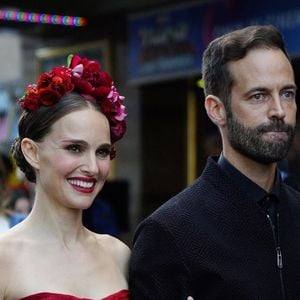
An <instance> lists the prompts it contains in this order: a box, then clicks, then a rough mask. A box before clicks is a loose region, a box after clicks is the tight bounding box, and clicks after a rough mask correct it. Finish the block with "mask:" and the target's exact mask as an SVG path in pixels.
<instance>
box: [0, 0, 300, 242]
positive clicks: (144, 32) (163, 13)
mask: <svg viewBox="0 0 300 300" xmlns="http://www.w3.org/2000/svg"><path fill="white" fill-rule="evenodd" d="M75 17H82V18H84V19H76V18H75ZM250 24H273V25H275V26H276V27H278V28H279V29H280V30H281V32H282V33H283V35H284V38H285V40H286V43H287V47H288V51H289V53H290V54H291V58H292V62H293V64H294V67H295V72H296V79H297V82H298V77H299V75H298V74H299V72H300V60H299V54H300V3H299V1H296V0H290V1H288V2H286V1H283V0H278V1H276V2H275V3H274V1H271V0H265V1H258V0H252V1H250V0H244V1H241V0H218V1H217V0H200V1H183V0H181V1H180V0H139V1H135V0H110V1H104V0H85V1H69V0H60V1H47V0H45V1H34V0H32V1H14V0H7V1H4V0H1V1H0V66H1V72H0V145H1V151H2V153H3V154H5V155H7V156H8V155H9V146H10V144H11V142H12V140H13V138H14V137H15V136H16V130H17V129H16V124H17V119H18V117H19V114H20V111H19V108H18V105H17V99H18V98H19V97H20V96H22V94H23V91H24V89H25V87H26V85H27V84H28V83H29V82H35V81H36V78H37V75H38V74H39V73H40V72H42V71H47V70H49V69H50V68H51V67H52V66H53V65H58V64H66V58H67V55H68V54H69V53H79V54H81V55H88V56H89V57H94V58H96V59H99V60H100V61H101V63H102V65H103V68H104V69H106V70H108V71H109V72H111V73H112V74H113V78H114V80H115V84H116V86H118V90H119V91H120V93H121V94H122V95H125V96H126V106H127V112H128V118H127V123H128V131H127V133H126V136H125V138H124V139H123V140H121V141H120V142H119V144H118V145H117V159H116V161H115V162H114V165H113V169H112V172H111V174H110V178H109V181H108V183H107V185H106V187H105V191H104V194H103V198H104V199H105V202H104V203H107V202H106V201H108V202H109V203H110V205H111V210H107V207H105V211H104V212H103V211H102V215H101V217H102V218H104V219H105V218H110V216H111V214H112V213H113V214H114V222H115V223H114V224H112V223H110V224H109V228H110V230H112V231H113V232H114V233H115V234H119V233H126V234H127V237H129V238H130V236H131V234H132V232H133V230H134V228H135V226H136V225H137V223H138V222H139V221H140V220H141V219H143V218H144V217H145V216H147V215H148V214H150V213H151V212H152V211H153V210H154V209H155V208H157V207H158V206H159V205H161V204H162V203H163V202H164V201H166V200H167V199H168V198H170V197H171V196H173V195H174V194H176V193H178V192H179V191H180V190H181V189H183V188H184V187H186V186H187V185H189V184H190V183H191V182H192V181H193V180H194V179H195V178H196V177H197V176H198V175H199V174H200V173H201V171H202V168H203V165H204V162H205V160H206V157H207V156H208V155H210V154H219V152H220V137H219V135H218V132H217V129H216V128H215V126H214V125H213V124H212V123H211V122H210V121H209V120H208V118H207V116H206V114H205V111H204V107H203V99H204V97H203V91H202V88H201V85H202V82H201V55H202V53H203V50H204V49H205V47H206V46H207V44H208V43H209V42H210V41H211V40H212V39H213V38H215V37H216V36H218V35H220V34H223V33H225V32H227V31H229V30H232V29H235V28H238V27H242V26H245V25H250ZM81 25H82V26H81ZM297 101H298V100H297ZM299 151H300V146H299V136H298V138H296V140H295V143H294V145H293V148H292V149H291V151H290V155H289V159H288V162H287V163H288V167H287V168H288V172H291V173H292V174H293V176H294V181H296V182H297V184H299V185H300V167H299V166H300V156H299V155H300V154H299V153H300V152H299ZM285 166H286V164H285ZM9 187H10V189H11V190H13V191H14V194H18V193H17V192H16V191H20V190H22V191H24V190H25V191H26V193H29V195H30V193H31V191H32V186H31V185H28V183H26V182H25V181H24V178H22V176H21V175H20V173H19V172H17V171H16V170H14V172H13V173H12V174H11V175H10V178H9ZM98 200H99V201H101V195H100V196H99V199H97V201H98ZM97 203H98V202H97ZM97 203H96V204H97ZM97 207H98V209H100V208H99V206H97ZM102 209H103V208H102ZM89 218H90V219H89ZM91 218H92V217H90V215H89V214H86V215H85V220H86V222H87V223H88V222H89V220H91ZM96 223H97V222H96ZM102 223H105V222H102ZM97 224H98V223H97ZM105 224H107V223H105ZM102 225H103V224H102ZM102 225H101V224H98V225H95V224H94V225H93V226H102ZM103 226H105V225H103ZM107 226H108V225H107ZM95 230H96V229H95ZM104 230H105V229H104Z"/></svg>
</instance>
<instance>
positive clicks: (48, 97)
mask: <svg viewBox="0 0 300 300" xmlns="http://www.w3.org/2000/svg"><path fill="white" fill-rule="evenodd" d="M39 94H40V103H41V105H44V106H52V105H54V104H56V103H57V102H58V101H59V100H60V98H61V96H62V95H61V94H60V93H58V92H57V91H56V90H53V89H47V88H45V89H40V90H39Z"/></svg>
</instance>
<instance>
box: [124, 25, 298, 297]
mask: <svg viewBox="0 0 300 300" xmlns="http://www.w3.org/2000/svg"><path fill="white" fill-rule="evenodd" d="M202 68H203V70H202V74H203V79H204V85H205V97H206V98H205V108H206V111H207V114H208V116H209V118H210V119H211V120H212V122H213V123H214V124H216V125H217V126H218V128H219V131H220V134H221V137H222V148H223V149H222V154H221V155H220V157H210V158H209V159H208V161H207V165H206V167H205V169H204V171H203V173H202V175H201V176H200V177H199V178H198V179H197V180H196V181H195V183H194V184H193V185H191V186H190V187H188V188H186V189H185V190H184V191H182V192H181V193H179V194H178V195H176V196H175V197H173V198H172V199H171V200H169V201H168V202H166V203H165V204H164V205H162V206H161V207H160V208H159V209H158V210H157V211H155V212H154V213H153V214H152V215H151V216H149V217H148V218H147V219H146V220H144V221H143V222H142V223H141V225H140V226H139V227H138V229H137V231H136V234H135V237H134V247H133V251H132V259H131V263H130V285H131V291H132V299H138V300H147V299H151V300H159V299H172V300H176V299H186V298H187V296H192V297H193V298H194V299H195V300H197V299H201V300H203V299H209V300H213V299H230V300H234V299H238V300H243V299H250V300H256V299H257V300H258V299H264V300H265V299H266V300H277V299H300V194H299V193H298V192H297V191H296V190H294V189H293V188H291V187H289V186H288V185H286V184H284V183H283V181H282V179H281V177H280V174H279V171H278V169H277V162H278V161H280V160H282V159H283V158H284V157H285V156H286V155H287V152H288V150H289V148H290V145H291V143H292V140H293V136H294V130H295V125H296V100H295V94H296V85H295V79H294V73H293V70H292V66H291V63H290V61H289V59H288V55H287V53H286V50H285V48H284V43H283V40H282V36H281V34H280V33H279V32H278V31H277V30H276V29H275V28H274V27H273V26H250V27H247V28H244V29H241V30H237V31H233V32H231V33H228V34H226V35H224V36H221V37H219V38H217V39H215V40H214V41H212V42H211V43H210V45H209V46H208V48H207V49H206V51H205V52H204V55H203V64H202Z"/></svg>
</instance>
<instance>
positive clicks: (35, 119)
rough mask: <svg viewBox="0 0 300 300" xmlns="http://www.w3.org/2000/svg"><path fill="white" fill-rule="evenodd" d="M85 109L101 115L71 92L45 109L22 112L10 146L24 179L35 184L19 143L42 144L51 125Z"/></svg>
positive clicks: (78, 95) (88, 103)
mask: <svg viewBox="0 0 300 300" xmlns="http://www.w3.org/2000/svg"><path fill="white" fill-rule="evenodd" d="M87 107H92V108H93V109H95V110H97V111H99V112H101V113H102V111H101V108H100V106H99V105H98V104H96V103H94V102H91V101H87V100H86V99H85V98H83V97H82V96H81V95H80V94H78V93H75V92H71V93H68V94H65V95H64V96H63V97H62V98H61V99H60V101H59V102H58V103H56V104H55V105H52V106H49V107H46V106H43V107H40V108H39V109H37V110H34V111H26V110H24V111H23V112H22V115H21V117H20V120H19V125H18V133H19V136H18V137H17V138H16V139H15V140H14V142H13V144H12V146H11V153H12V157H13V158H14V159H15V161H16V164H17V166H18V167H19V168H20V169H21V171H23V172H24V174H25V176H26V178H27V179H28V180H29V181H31V182H36V176H35V171H34V169H33V168H32V166H31V165H30V164H29V163H28V162H27V160H26V158H25V157H24V155H23V152H22V149H21V141H22V140H23V139H24V138H29V139H31V140H33V141H35V142H42V141H43V139H44V137H45V136H46V135H47V134H49V133H50V132H51V129H52V126H53V124H54V123H55V122H56V121H58V120H59V119H60V118H62V117H64V116H66V115H68V114H69V113H71V112H75V111H78V110H81V109H84V108H87Z"/></svg>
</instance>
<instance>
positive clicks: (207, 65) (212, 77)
mask: <svg viewBox="0 0 300 300" xmlns="http://www.w3.org/2000/svg"><path fill="white" fill-rule="evenodd" d="M252 49H279V50H281V51H282V52H283V53H284V54H285V55H286V57H287V58H289V57H288V54H287V52H286V49H285V45H284V41H283V37H282V35H281V33H280V32H279V31H278V30H277V29H276V28H275V27H274V26H272V25H262V26H259V25H257V26H248V27H245V28H243V29H239V30H235V31H232V32H230V33H227V34H225V35H223V36H221V37H219V38H216V39H215V40H213V41H212V42H211V43H210V44H209V45H208V47H207V49H206V50H205V51H204V54H203V60H202V76H203V81H204V93H205V95H206V96H207V95H209V94H210V95H215V96H217V97H219V98H220V100H221V101H223V103H224V106H225V108H226V109H227V111H228V109H230V98H231V88H232V85H233V82H234V78H233V76H232V74H231V73H230V70H229V68H228V63H229V62H232V61H236V60H239V59H242V58H244V57H245V56H246V55H247V53H248V52H249V51H250V50H252Z"/></svg>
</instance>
